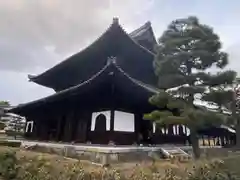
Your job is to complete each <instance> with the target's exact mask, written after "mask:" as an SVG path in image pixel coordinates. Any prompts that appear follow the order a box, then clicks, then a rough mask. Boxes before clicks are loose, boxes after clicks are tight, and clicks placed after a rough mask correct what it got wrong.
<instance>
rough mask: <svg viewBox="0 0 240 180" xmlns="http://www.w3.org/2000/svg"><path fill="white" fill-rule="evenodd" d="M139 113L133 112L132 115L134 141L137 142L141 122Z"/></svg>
mask: <svg viewBox="0 0 240 180" xmlns="http://www.w3.org/2000/svg"><path fill="white" fill-rule="evenodd" d="M140 117H141V115H139V114H135V115H134V133H135V141H136V142H137V143H139V139H140V136H141V135H140V123H141V118H140Z"/></svg>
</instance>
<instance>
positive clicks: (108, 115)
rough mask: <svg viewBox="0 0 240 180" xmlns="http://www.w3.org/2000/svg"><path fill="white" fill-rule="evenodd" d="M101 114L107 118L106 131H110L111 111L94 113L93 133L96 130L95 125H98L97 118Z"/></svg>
mask: <svg viewBox="0 0 240 180" xmlns="http://www.w3.org/2000/svg"><path fill="white" fill-rule="evenodd" d="M99 114H103V115H105V116H106V126H107V127H106V130H107V131H110V114H111V112H110V111H100V112H94V113H92V121H91V131H94V129H95V123H96V117H97V116H98V115H99Z"/></svg>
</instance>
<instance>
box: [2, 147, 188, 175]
mask: <svg viewBox="0 0 240 180" xmlns="http://www.w3.org/2000/svg"><path fill="white" fill-rule="evenodd" d="M6 151H15V152H16V155H17V159H19V160H20V162H22V163H26V162H29V161H35V160H37V161H38V160H46V161H47V162H48V163H49V164H51V166H52V167H54V168H57V169H59V170H60V169H64V168H66V166H71V165H73V164H76V163H78V162H79V160H76V159H72V158H66V157H63V156H60V155H54V154H48V153H40V152H34V151H26V150H22V149H19V148H10V147H0V153H1V152H6ZM80 163H81V165H82V166H83V168H84V170H85V171H88V172H92V171H101V169H103V168H102V167H101V166H99V165H95V164H92V163H91V162H90V161H87V160H80ZM191 166H192V162H187V163H180V162H178V161H175V162H170V161H168V160H158V161H155V162H151V161H144V162H141V163H134V162H132V163H120V164H114V165H112V166H111V167H109V168H111V169H112V168H114V169H117V170H119V171H121V172H123V173H124V174H131V173H132V170H133V169H141V170H143V171H149V170H153V168H156V169H158V170H160V171H162V172H164V171H165V170H167V169H170V168H171V169H175V170H176V171H178V172H183V171H185V169H186V168H188V167H191ZM146 173H147V172H146Z"/></svg>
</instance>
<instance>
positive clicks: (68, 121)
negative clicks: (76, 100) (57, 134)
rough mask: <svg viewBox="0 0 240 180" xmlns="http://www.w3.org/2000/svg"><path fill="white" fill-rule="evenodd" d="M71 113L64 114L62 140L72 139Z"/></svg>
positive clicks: (68, 140)
mask: <svg viewBox="0 0 240 180" xmlns="http://www.w3.org/2000/svg"><path fill="white" fill-rule="evenodd" d="M72 115H73V113H72V112H70V113H67V115H66V119H65V121H66V123H65V127H64V138H63V140H64V141H66V142H70V141H71V140H72V117H73V116H72Z"/></svg>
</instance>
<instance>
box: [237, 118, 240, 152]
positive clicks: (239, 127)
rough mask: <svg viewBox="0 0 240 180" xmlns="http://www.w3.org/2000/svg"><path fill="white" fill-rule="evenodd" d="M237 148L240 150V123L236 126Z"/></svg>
mask: <svg viewBox="0 0 240 180" xmlns="http://www.w3.org/2000/svg"><path fill="white" fill-rule="evenodd" d="M236 147H237V148H238V149H240V123H239V122H238V123H237V125H236Z"/></svg>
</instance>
